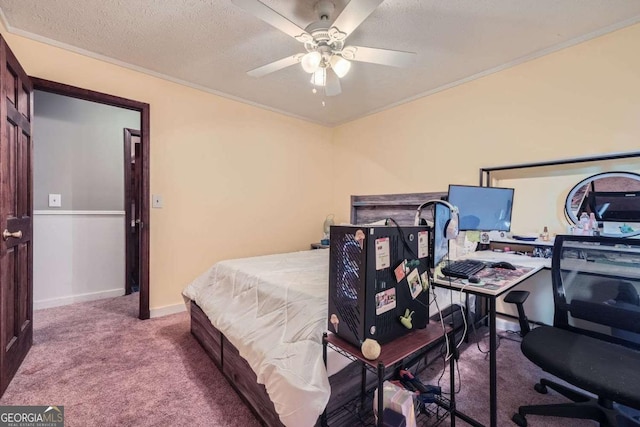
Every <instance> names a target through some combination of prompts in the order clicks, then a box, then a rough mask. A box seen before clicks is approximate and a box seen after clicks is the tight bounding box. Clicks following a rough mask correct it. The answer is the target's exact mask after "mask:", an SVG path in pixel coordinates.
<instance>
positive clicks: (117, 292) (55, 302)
mask: <svg viewBox="0 0 640 427" xmlns="http://www.w3.org/2000/svg"><path fill="white" fill-rule="evenodd" d="M122 295H124V288H122V289H120V288H119V289H109V290H108V291H100V292H90V293H86V294H78V295H69V296H66V297H59V298H49V299H44V300H40V301H34V302H33V309H34V310H42V309H43V308H51V307H59V306H62V305H69V304H73V303H76V302H86V301H95V300H99V299H103V298H115V297H120V296H122Z"/></svg>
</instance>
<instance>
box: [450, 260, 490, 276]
mask: <svg viewBox="0 0 640 427" xmlns="http://www.w3.org/2000/svg"><path fill="white" fill-rule="evenodd" d="M485 267H486V265H485V263H484V262H482V261H475V260H472V259H463V260H460V261H452V262H450V263H449V264H448V265H445V266H444V267H442V274H444V275H445V276H449V277H458V278H460V279H468V278H469V277H471V276H473V275H475V274H476V273H477V272H479V271H480V270H482V269H483V268H485Z"/></svg>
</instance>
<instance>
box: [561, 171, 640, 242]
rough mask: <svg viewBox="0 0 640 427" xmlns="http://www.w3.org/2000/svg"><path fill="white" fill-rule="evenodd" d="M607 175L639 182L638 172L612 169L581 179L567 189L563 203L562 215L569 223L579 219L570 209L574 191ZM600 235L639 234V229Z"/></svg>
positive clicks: (622, 235) (626, 235)
mask: <svg viewBox="0 0 640 427" xmlns="http://www.w3.org/2000/svg"><path fill="white" fill-rule="evenodd" d="M607 177H622V178H629V179H633V180H636V181H638V182H640V174H637V173H635V172H620V171H612V172H601V173H597V174H595V175H591V176H589V177H587V178H585V179H583V180H582V181H580V182H578V183H577V184H576V185H575V186H574V187H573V188H572V189H571V191H569V194H568V195H567V198H566V200H565V204H564V215H565V217H566V218H567V221H569V223H570V224H574V225H575V224H578V223H579V219H578V217H577V215H575V214H574V213H573V211H572V210H571V200H572V199H573V197H574V195H575V193H576V192H577V191H578V190H579V189H580V188H582V187H583V186H585V185H588V184H590V183H591V182H593V181H595V180H597V179H601V178H607ZM601 235H602V236H609V237H633V236H638V235H640V230H638V231H634V232H631V233H624V234H606V233H602V234H601Z"/></svg>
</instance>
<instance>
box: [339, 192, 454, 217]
mask: <svg viewBox="0 0 640 427" xmlns="http://www.w3.org/2000/svg"><path fill="white" fill-rule="evenodd" d="M446 195H447V192H446V191H444V192H437V193H407V194H380V195H373V196H351V224H369V223H372V222H375V221H379V220H381V219H386V218H393V219H394V220H395V221H396V222H397V223H398V224H399V225H413V221H414V218H415V215H416V209H418V206H420V205H421V204H423V203H424V202H426V201H428V200H433V199H441V198H442V197H443V196H446ZM431 213H432V209H426V210H425V212H424V214H423V215H422V217H423V218H425V219H429V220H430V219H432V217H431Z"/></svg>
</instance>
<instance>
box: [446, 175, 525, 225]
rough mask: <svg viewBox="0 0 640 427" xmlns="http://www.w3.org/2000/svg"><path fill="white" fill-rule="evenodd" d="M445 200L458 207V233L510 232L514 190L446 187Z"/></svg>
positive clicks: (460, 186)
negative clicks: (474, 231) (447, 188)
mask: <svg viewBox="0 0 640 427" xmlns="http://www.w3.org/2000/svg"><path fill="white" fill-rule="evenodd" d="M448 200H449V203H451V204H452V205H454V206H457V207H458V212H459V216H460V218H459V222H458V227H459V229H460V230H461V231H470V230H477V231H493V230H496V231H511V211H512V209H513V188H498V187H474V186H471V185H449V199H448Z"/></svg>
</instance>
